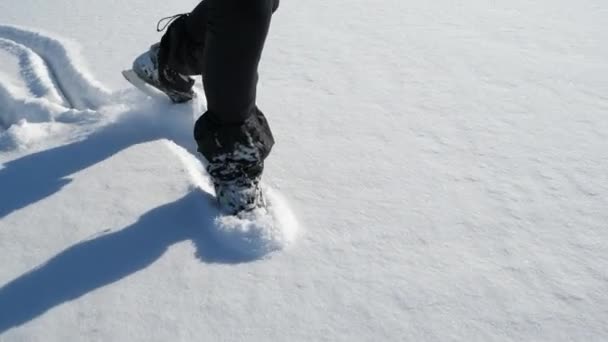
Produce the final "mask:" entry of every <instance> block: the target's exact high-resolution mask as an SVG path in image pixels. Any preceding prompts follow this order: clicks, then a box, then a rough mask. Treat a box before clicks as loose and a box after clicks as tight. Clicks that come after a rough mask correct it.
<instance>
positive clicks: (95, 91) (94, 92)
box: [0, 25, 110, 110]
mask: <svg viewBox="0 0 608 342" xmlns="http://www.w3.org/2000/svg"><path fill="white" fill-rule="evenodd" d="M0 38H3V39H4V40H5V41H6V40H10V41H13V42H14V44H21V45H22V46H25V47H27V49H29V50H31V51H32V52H34V53H36V54H37V55H38V56H39V58H40V59H41V60H43V61H44V65H45V66H46V68H48V73H49V74H50V75H51V77H52V78H53V80H54V81H55V83H56V85H57V87H58V89H57V90H58V91H59V92H61V93H62V94H63V96H64V97H65V99H66V100H67V102H68V103H69V106H70V107H72V108H75V109H81V110H84V109H96V108H99V107H101V106H102V105H104V104H106V103H107V101H108V98H109V95H110V92H109V91H108V90H107V89H105V87H104V86H102V85H101V84H100V83H99V82H98V81H96V80H95V79H94V78H93V77H92V76H91V75H90V74H89V73H88V72H86V71H83V70H84V67H83V63H82V61H81V58H80V56H79V55H78V53H76V51H77V48H76V45H75V44H74V43H72V42H70V41H68V40H64V39H59V38H53V37H50V36H47V35H43V34H42V33H37V32H32V31H28V30H25V29H21V28H17V27H12V26H5V25H0ZM5 45H6V44H5ZM22 50H23V49H22ZM37 67H38V71H39V72H40V73H42V74H45V73H46V72H44V71H43V70H42V69H43V68H44V66H42V65H40V63H38V65H37Z"/></svg>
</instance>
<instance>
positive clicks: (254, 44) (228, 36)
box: [194, 0, 278, 212]
mask: <svg viewBox="0 0 608 342" xmlns="http://www.w3.org/2000/svg"><path fill="white" fill-rule="evenodd" d="M206 3H207V11H208V12H207V26H206V39H205V42H204V44H205V48H204V54H203V70H202V74H203V83H204V86H205V94H206V96H207V104H208V110H207V112H206V113H205V114H204V115H203V116H202V117H201V118H200V119H199V120H198V121H197V123H196V126H195V130H194V135H195V139H196V141H197V143H198V146H199V151H200V152H201V153H202V154H203V156H204V157H205V158H206V159H207V161H208V163H209V164H208V167H207V170H208V171H209V174H210V175H211V177H212V178H213V181H214V184H215V186H216V193H217V196H218V200H219V201H220V204H221V205H222V206H223V207H224V208H225V209H227V210H229V211H232V212H238V211H241V210H249V209H253V208H254V207H258V206H261V205H263V203H260V202H263V199H262V197H261V191H260V189H259V181H260V177H261V174H262V171H263V168H264V159H265V158H266V157H267V156H268V154H269V153H270V150H271V148H272V146H273V144H274V139H273V136H272V133H271V131H270V127H269V126H268V123H267V121H266V118H265V117H264V115H263V114H262V112H261V111H260V110H259V109H258V108H257V106H256V88H257V81H258V64H259V62H260V57H261V54H262V50H263V47H264V42H265V40H266V36H267V34H268V29H269V26H270V19H271V16H272V13H273V10H275V9H276V7H277V5H278V2H277V1H275V0H207V1H206Z"/></svg>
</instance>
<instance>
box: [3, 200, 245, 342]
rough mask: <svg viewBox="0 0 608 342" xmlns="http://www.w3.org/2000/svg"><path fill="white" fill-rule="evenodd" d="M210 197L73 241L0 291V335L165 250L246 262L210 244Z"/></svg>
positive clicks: (165, 207)
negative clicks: (191, 248) (182, 245)
mask: <svg viewBox="0 0 608 342" xmlns="http://www.w3.org/2000/svg"><path fill="white" fill-rule="evenodd" d="M213 202H214V199H213V198H212V196H211V195H210V194H207V193H205V192H203V191H202V190H195V191H192V192H191V193H189V194H187V195H186V196H184V197H182V198H181V199H179V200H177V201H175V202H173V203H169V204H166V205H163V206H160V207H158V208H155V209H153V210H151V211H149V212H148V213H146V214H145V215H143V216H142V217H141V218H140V219H139V220H138V221H137V222H136V223H134V224H133V225H131V226H128V227H126V228H124V229H122V230H120V231H117V232H113V233H109V234H107V235H103V236H100V237H97V238H94V239H92V240H89V241H83V242H81V243H78V244H76V245H74V246H72V247H70V248H68V249H66V250H65V251H63V252H61V253H59V254H58V255H56V256H55V257H53V258H52V259H50V260H49V261H47V262H46V263H45V264H43V265H41V266H39V267H37V268H36V269H34V270H32V271H30V272H29V273H27V274H25V275H22V276H21V277H19V278H17V279H15V280H13V281H11V282H10V283H8V284H6V285H4V286H3V287H2V288H0V335H1V334H2V333H3V332H5V331H7V330H8V329H11V328H13V327H18V326H20V325H22V324H24V323H27V322H29V321H30V320H32V319H35V318H36V317H39V316H40V315H42V314H44V313H45V312H46V311H48V310H50V309H52V308H54V307H55V306H58V305H61V304H63V303H65V302H68V301H71V300H74V299H77V298H79V297H81V296H83V295H85V294H87V293H89V292H91V291H94V290H95V289H98V288H101V287H103V286H105V285H108V284H112V283H114V282H117V281H119V280H121V279H123V278H125V277H127V276H129V275H131V274H134V273H136V272H138V271H141V270H143V269H145V268H146V267H147V266H149V265H151V264H152V263H154V262H155V261H156V260H158V259H159V258H160V257H161V256H162V255H163V253H164V252H165V251H166V250H167V248H168V247H169V246H171V245H173V244H175V243H177V242H180V241H185V240H191V241H192V242H193V243H194V244H195V246H196V249H197V256H198V257H199V258H200V259H201V260H202V261H205V262H208V263H240V262H246V261H250V260H246V259H244V257H242V256H239V255H235V254H234V253H233V252H229V251H227V250H225V249H223V248H221V247H219V246H217V245H216V244H214V242H213V237H212V229H213V226H214V218H215V217H216V216H217V211H216V209H215V208H214V206H213Z"/></svg>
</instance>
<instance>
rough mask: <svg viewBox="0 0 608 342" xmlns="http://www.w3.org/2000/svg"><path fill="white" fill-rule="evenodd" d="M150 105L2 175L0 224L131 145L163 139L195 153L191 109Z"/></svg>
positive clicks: (19, 161) (16, 163) (21, 162)
mask: <svg viewBox="0 0 608 342" xmlns="http://www.w3.org/2000/svg"><path fill="white" fill-rule="evenodd" d="M170 106H171V105H168V104H162V103H150V104H148V105H147V106H142V107H144V108H140V109H138V110H136V111H131V112H127V113H123V114H122V116H121V119H120V120H118V121H117V122H116V123H114V124H111V125H109V126H107V127H104V128H103V129H101V130H100V131H98V132H95V133H93V134H91V135H90V136H88V137H87V138H86V139H85V140H83V141H78V142H75V143H72V144H69V145H65V146H60V147H56V148H52V149H49V150H45V151H42V152H38V153H34V154H30V155H27V156H25V157H22V158H20V159H17V160H14V161H11V162H8V163H6V164H4V168H2V169H0V219H1V218H3V217H5V216H7V215H9V214H10V213H12V212H13V211H16V210H19V209H22V208H25V207H27V206H28V205H30V204H34V203H36V202H38V201H40V200H42V199H44V198H46V197H49V196H51V195H52V194H54V193H56V192H58V191H59V190H61V189H62V188H63V187H64V186H65V185H67V184H68V183H70V179H69V176H70V175H72V174H74V173H76V172H78V171H81V170H83V169H86V168H88V167H90V166H92V165H94V164H96V163H99V162H101V161H103V160H105V159H107V158H109V157H111V156H112V155H114V154H116V153H118V152H120V151H121V150H123V149H125V148H127V147H129V146H132V145H134V144H138V143H143V142H147V141H152V140H156V139H161V138H167V139H171V140H174V141H175V142H176V143H177V144H179V145H182V146H184V147H185V148H186V149H188V150H189V151H190V152H194V153H196V150H195V148H194V147H193V145H194V143H193V141H194V140H193V139H194V138H193V137H192V128H193V123H192V121H193V120H192V109H191V107H187V106H175V105H174V106H171V107H170Z"/></svg>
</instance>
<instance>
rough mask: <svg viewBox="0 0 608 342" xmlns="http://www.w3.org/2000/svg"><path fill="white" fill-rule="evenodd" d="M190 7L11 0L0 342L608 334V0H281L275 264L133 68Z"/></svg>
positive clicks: (265, 104)
mask: <svg viewBox="0 0 608 342" xmlns="http://www.w3.org/2000/svg"><path fill="white" fill-rule="evenodd" d="M195 3H196V1H190V0H179V1H171V2H164V3H163V2H160V3H158V4H156V3H155V4H154V6H149V1H144V0H127V1H120V2H119V1H117V0H113V1H104V2H102V3H94V2H91V1H88V0H72V1H67V0H54V1H48V0H20V1H18V2H9V1H4V2H2V3H0V265H1V266H2V267H0V341H3V342H4V341H11V342H12V341H84V340H92V341H194V340H196V341H201V340H203V341H220V340H222V341H270V340H276V341H353V340H355V341H372V340H390V341H605V340H608V209H607V205H608V172H607V170H608V152H607V151H608V45H607V44H606V43H605V42H606V41H608V28H607V27H606V22H608V4H607V3H605V1H602V0H582V1H565V0H552V1H550V0H538V1H524V0H515V1H509V2H505V3H501V4H499V3H496V2H488V1H482V0H472V1H467V2H466V3H457V2H452V1H448V0H437V1H433V2H425V1H413V0H406V1H403V0H400V1H397V0H383V1H376V2H373V3H372V2H369V1H363V0H350V1H345V0H334V1H321V0H309V1H287V0H285V1H282V4H281V6H282V7H281V9H280V10H279V12H278V13H277V16H276V17H275V19H274V23H273V27H272V32H271V34H270V37H269V41H268V45H267V49H266V51H265V55H264V60H263V65H262V70H261V84H260V89H259V104H260V106H261V108H262V109H263V110H264V111H265V113H266V114H267V116H268V117H269V120H270V123H271V125H272V127H273V129H274V132H275V136H276V138H277V142H278V143H277V146H276V149H275V151H274V154H273V155H272V156H271V158H270V159H269V160H268V163H267V172H266V174H265V181H266V183H267V185H268V186H270V187H271V188H273V189H275V194H276V196H278V197H276V203H279V204H280V205H288V207H282V208H280V213H279V214H278V215H279V216H281V215H282V216H285V215H288V214H289V212H290V210H293V212H295V213H296V216H297V219H298V223H297V224H295V223H293V222H288V224H286V227H288V228H289V229H288V231H287V232H283V233H284V236H282V237H283V238H284V240H280V244H281V247H283V246H285V249H284V250H282V251H278V252H274V253H270V254H264V253H262V254H260V255H257V254H253V255H252V254H246V255H243V254H242V253H240V252H239V250H238V249H236V250H235V249H234V248H231V247H235V246H241V245H235V244H232V245H231V243H236V242H238V241H236V240H234V239H233V237H230V236H228V237H226V236H221V235H218V234H217V230H216V228H217V224H216V222H214V219H215V217H216V216H217V212H216V211H215V210H214V207H213V204H212V202H213V199H212V195H211V194H210V192H211V191H210V188H209V185H208V184H207V179H206V178H205V175H204V174H203V173H202V172H201V166H200V163H199V162H198V160H197V159H196V158H195V157H194V156H195V151H194V147H193V142H192V139H191V126H192V120H193V119H194V118H195V117H196V116H197V115H200V114H201V110H202V109H201V108H202V107H203V106H204V104H203V103H201V102H197V103H194V104H190V105H179V106H171V105H169V104H168V103H167V102H163V101H158V100H152V99H147V98H146V97H144V96H142V95H141V94H139V93H138V92H137V91H135V90H133V89H131V88H129V87H128V85H127V84H126V83H125V82H124V81H123V80H122V79H121V76H120V70H122V69H123V68H125V67H127V66H128V65H129V64H130V62H131V60H132V59H133V57H135V55H137V54H138V53H140V52H141V51H143V50H144V49H145V48H147V46H148V45H149V44H150V43H152V42H154V41H155V40H157V39H158V38H159V36H158V35H157V34H156V32H155V31H154V25H155V23H156V20H157V19H158V18H160V17H162V16H166V15H170V14H173V13H178V12H183V11H187V10H189V9H190V8H191V7H193V6H194V5H195ZM281 194H282V196H284V197H285V199H283V198H281V197H280V196H281ZM288 219H289V218H286V220H288ZM296 227H299V229H298V230H297V231H295V229H296ZM219 242H223V243H219ZM241 252H242V251H241Z"/></svg>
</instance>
